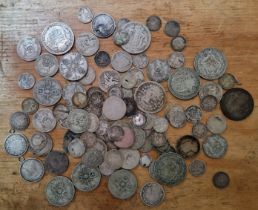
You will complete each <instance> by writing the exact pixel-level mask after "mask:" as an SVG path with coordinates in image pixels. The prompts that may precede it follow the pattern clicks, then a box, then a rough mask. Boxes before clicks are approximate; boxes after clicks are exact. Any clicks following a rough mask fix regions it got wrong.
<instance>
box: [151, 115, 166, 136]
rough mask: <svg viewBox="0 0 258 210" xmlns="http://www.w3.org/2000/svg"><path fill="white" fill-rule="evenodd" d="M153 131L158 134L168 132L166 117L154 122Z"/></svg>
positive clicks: (158, 118)
mask: <svg viewBox="0 0 258 210" xmlns="http://www.w3.org/2000/svg"><path fill="white" fill-rule="evenodd" d="M153 129H154V130H155V131H156V132H158V133H164V132H166V131H167V129H168V121H167V119H166V118H164V117H157V118H156V120H155V122H154V125H153Z"/></svg>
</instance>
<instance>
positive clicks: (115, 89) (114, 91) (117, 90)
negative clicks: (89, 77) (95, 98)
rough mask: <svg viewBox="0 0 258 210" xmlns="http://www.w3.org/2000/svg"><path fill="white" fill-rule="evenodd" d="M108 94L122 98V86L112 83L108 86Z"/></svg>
mask: <svg viewBox="0 0 258 210" xmlns="http://www.w3.org/2000/svg"><path fill="white" fill-rule="evenodd" d="M108 96H109V97H110V96H116V97H119V98H123V96H124V95H123V92H122V88H121V87H120V86H118V85H113V86H111V87H109V88H108Z"/></svg>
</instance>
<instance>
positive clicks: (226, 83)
mask: <svg viewBox="0 0 258 210" xmlns="http://www.w3.org/2000/svg"><path fill="white" fill-rule="evenodd" d="M218 83H219V85H220V86H221V87H222V88H223V89H225V90H229V89H231V88H233V87H234V86H235V85H236V84H240V83H239V81H238V80H237V79H236V78H235V76H234V75H232V74H230V73H225V74H223V75H222V76H221V77H220V78H219V80H218Z"/></svg>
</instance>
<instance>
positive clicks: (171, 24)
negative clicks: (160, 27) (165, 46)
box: [164, 20, 180, 37]
mask: <svg viewBox="0 0 258 210" xmlns="http://www.w3.org/2000/svg"><path fill="white" fill-rule="evenodd" d="M164 32H165V34H166V35H168V36H170V37H176V36H178V34H179V32H180V25H179V23H178V22H177V21H174V20H170V21H168V22H167V23H166V25H165V28H164Z"/></svg>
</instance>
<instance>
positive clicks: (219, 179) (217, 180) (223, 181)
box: [212, 171, 230, 189]
mask: <svg viewBox="0 0 258 210" xmlns="http://www.w3.org/2000/svg"><path fill="white" fill-rule="evenodd" d="M212 182H213V185H214V186H215V187H217V188H221V189H222V188H225V187H227V186H228V185H229V183H230V178H229V176H228V174H227V173H225V172H223V171H219V172H217V173H215V174H214V176H213V178H212Z"/></svg>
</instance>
